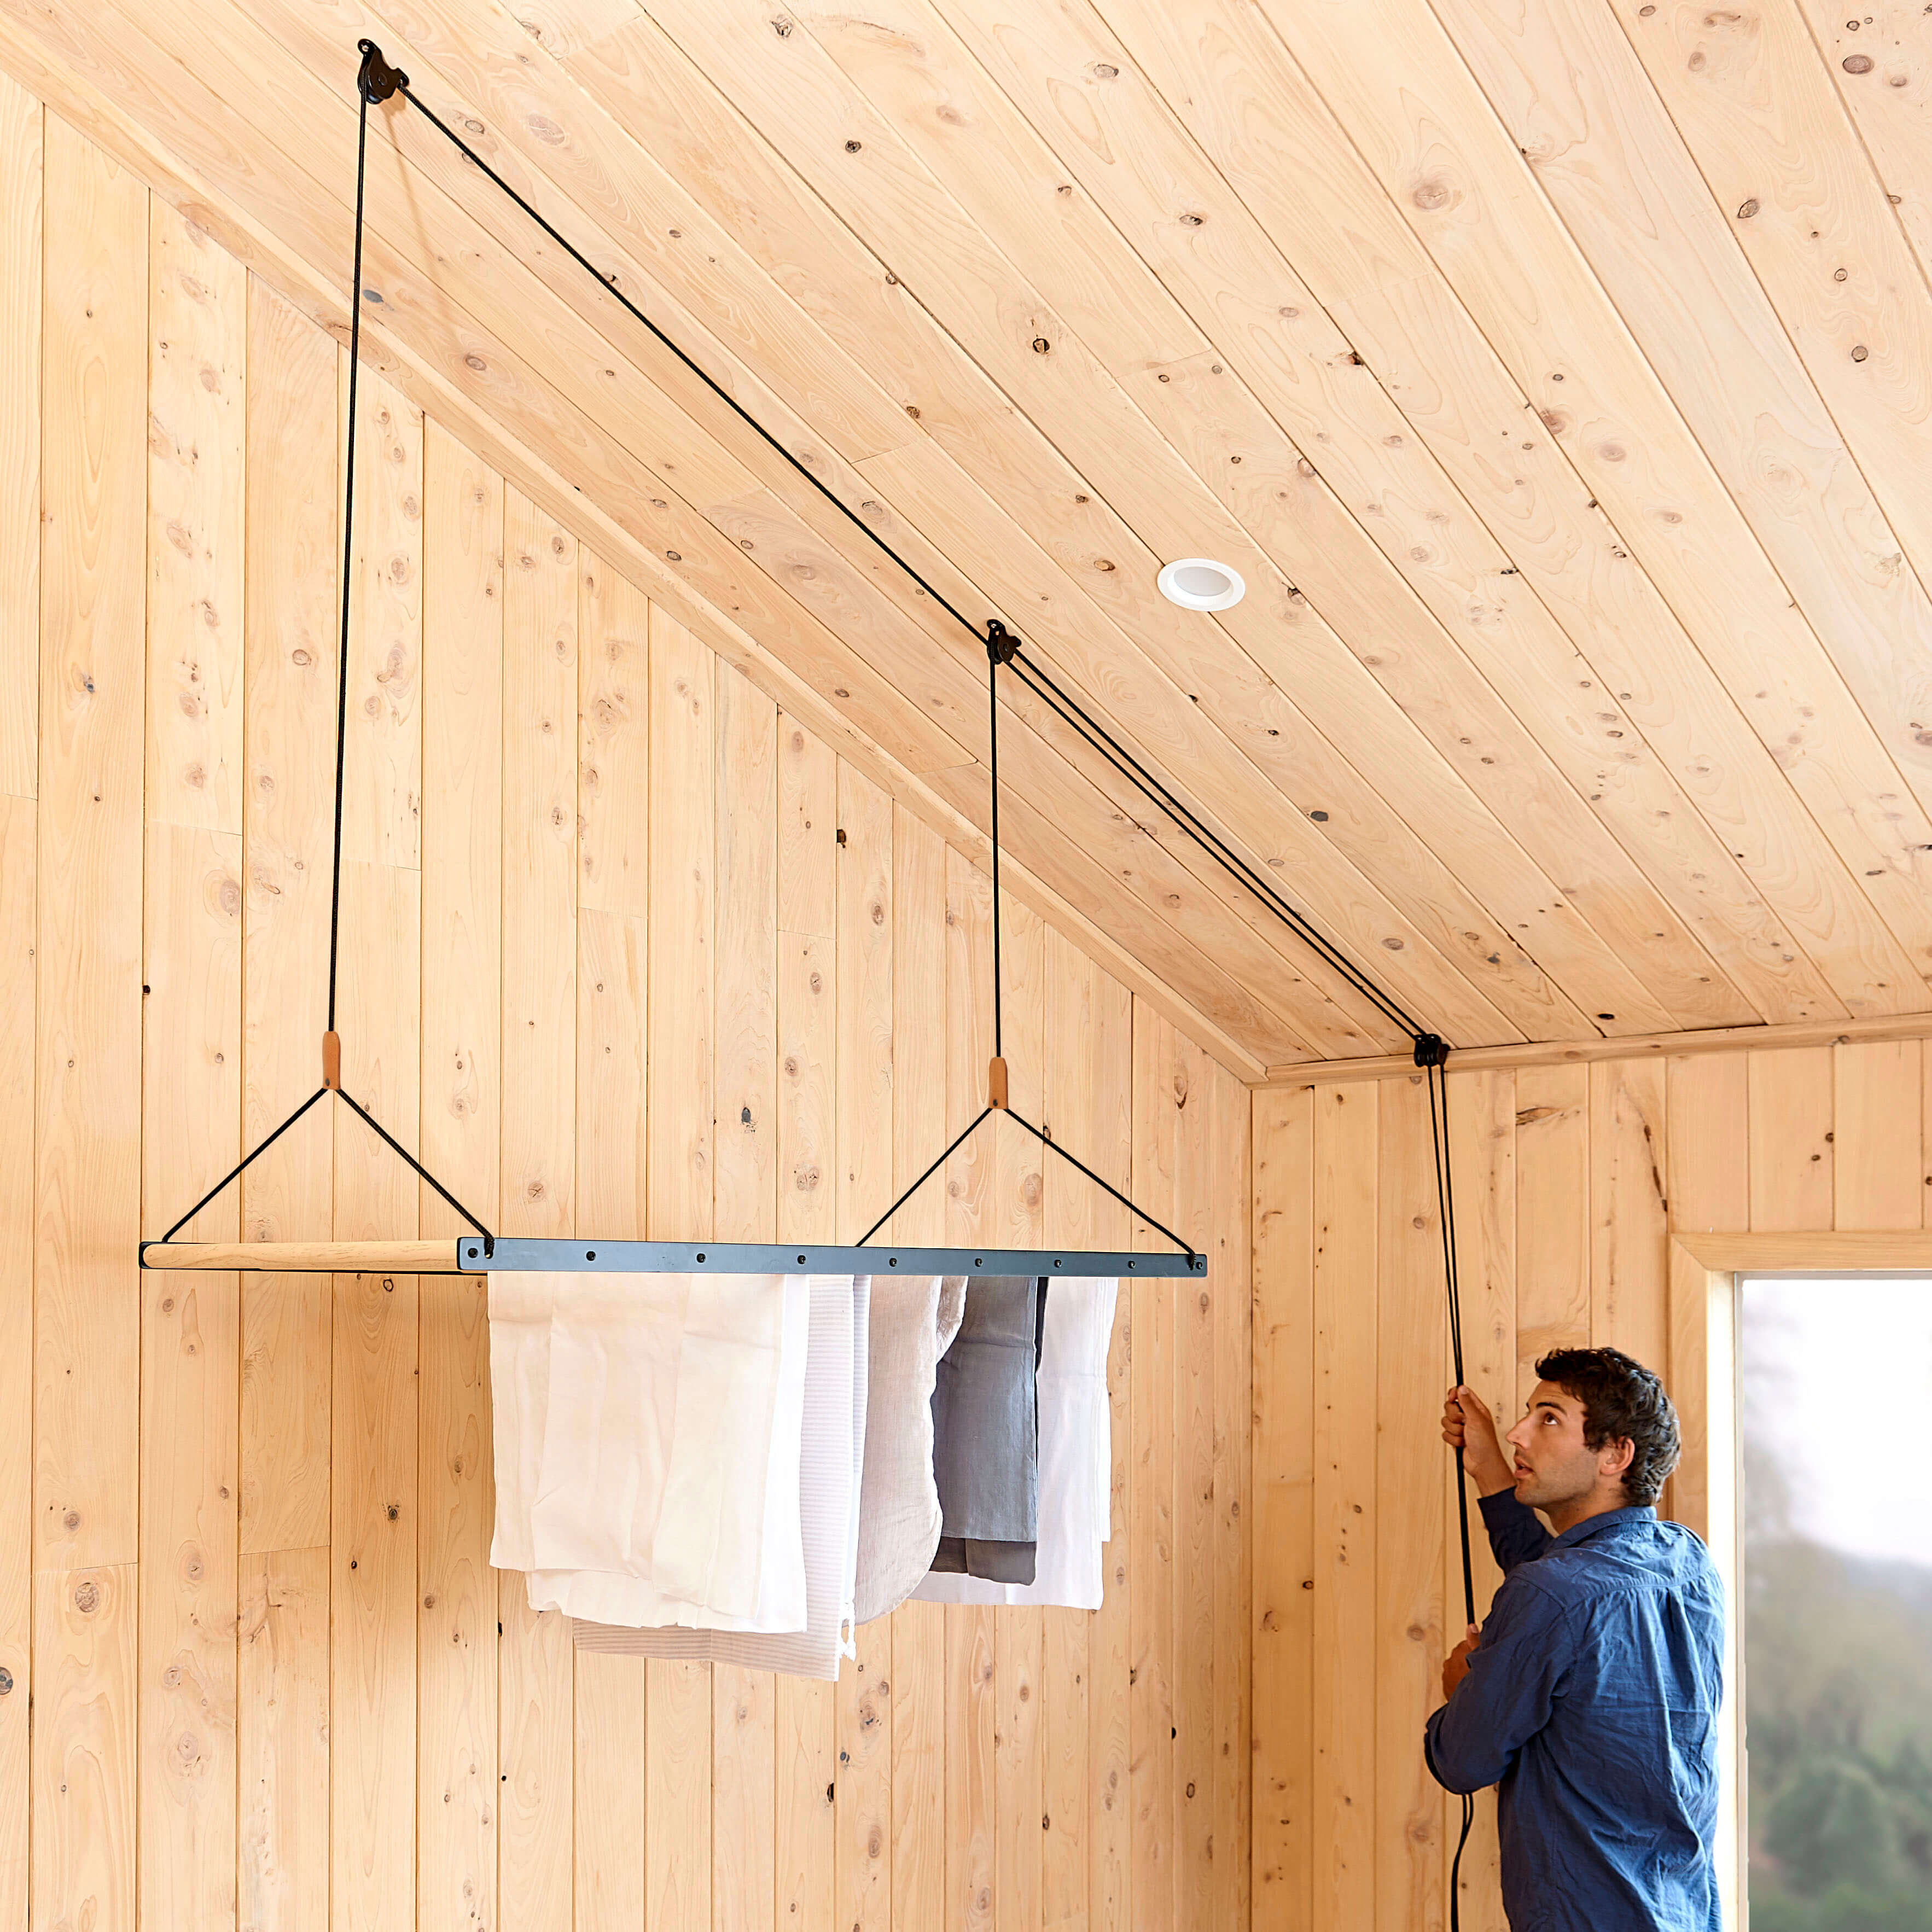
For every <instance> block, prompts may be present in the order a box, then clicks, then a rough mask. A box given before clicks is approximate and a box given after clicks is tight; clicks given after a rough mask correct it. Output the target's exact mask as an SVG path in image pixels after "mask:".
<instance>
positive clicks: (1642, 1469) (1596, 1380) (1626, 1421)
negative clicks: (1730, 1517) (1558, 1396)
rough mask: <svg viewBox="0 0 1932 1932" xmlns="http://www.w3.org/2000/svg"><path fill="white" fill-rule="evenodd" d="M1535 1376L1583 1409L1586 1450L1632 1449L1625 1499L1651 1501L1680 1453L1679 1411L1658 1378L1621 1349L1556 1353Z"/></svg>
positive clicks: (1625, 1485) (1540, 1366)
mask: <svg viewBox="0 0 1932 1932" xmlns="http://www.w3.org/2000/svg"><path fill="white" fill-rule="evenodd" d="M1536 1373H1538V1376H1541V1378H1542V1379H1543V1380H1544V1381H1545V1382H1554V1383H1556V1385H1557V1387H1558V1388H1560V1389H1562V1391H1563V1392H1564V1394H1566V1395H1568V1396H1571V1397H1574V1398H1575V1400H1577V1401H1578V1402H1580V1403H1582V1404H1583V1441H1584V1443H1585V1445H1586V1447H1588V1448H1592V1449H1601V1448H1604V1447H1605V1446H1606V1445H1607V1444H1610V1443H1612V1442H1628V1443H1629V1444H1630V1445H1631V1462H1630V1467H1629V1468H1628V1469H1626V1470H1625V1472H1624V1494H1625V1496H1626V1497H1627V1498H1628V1499H1629V1500H1630V1502H1631V1503H1632V1504H1644V1503H1654V1502H1656V1500H1657V1498H1658V1492H1659V1491H1660V1490H1662V1488H1663V1487H1664V1478H1665V1477H1667V1475H1670V1472H1671V1471H1672V1470H1673V1469H1676V1466H1677V1458H1678V1455H1679V1451H1680V1448H1681V1442H1680V1439H1679V1434H1678V1428H1677V1411H1676V1409H1675V1408H1673V1406H1672V1405H1671V1400H1670V1397H1668V1396H1667V1395H1666V1394H1664V1385H1663V1384H1662V1383H1661V1382H1659V1381H1658V1379H1657V1378H1656V1376H1654V1375H1652V1373H1651V1372H1650V1370H1648V1369H1647V1368H1646V1367H1644V1366H1643V1364H1642V1363H1641V1362H1636V1361H1632V1360H1631V1358H1630V1357H1629V1356H1628V1355H1625V1353H1624V1352H1623V1351H1622V1349H1553V1350H1552V1351H1551V1352H1550V1353H1549V1354H1548V1355H1545V1356H1544V1358H1543V1359H1542V1360H1541V1361H1540V1362H1538V1364H1537V1365H1536Z"/></svg>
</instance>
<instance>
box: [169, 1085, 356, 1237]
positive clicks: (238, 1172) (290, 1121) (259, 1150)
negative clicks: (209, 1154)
mask: <svg viewBox="0 0 1932 1932" xmlns="http://www.w3.org/2000/svg"><path fill="white" fill-rule="evenodd" d="M328 1091H329V1089H328V1088H326V1087H318V1088H317V1089H316V1090H315V1091H314V1093H313V1094H311V1095H310V1096H309V1097H308V1099H307V1100H305V1101H304V1102H303V1103H302V1105H301V1106H299V1107H298V1108H297V1109H296V1110H295V1112H293V1114H291V1115H290V1116H289V1117H288V1118H287V1120H286V1121H284V1122H283V1123H282V1124H281V1126H280V1127H278V1128H277V1129H276V1130H275V1132H274V1133H272V1134H271V1135H270V1136H269V1138H268V1139H266V1140H265V1141H263V1142H259V1143H258V1144H257V1145H256V1147H255V1148H254V1149H253V1150H252V1151H250V1152H249V1153H248V1154H244V1155H243V1156H242V1158H241V1159H240V1160H238V1161H237V1162H236V1163H235V1165H234V1166H233V1167H231V1168H230V1169H229V1170H228V1172H226V1174H224V1175H223V1176H222V1177H221V1178H220V1180H219V1181H217V1182H216V1183H215V1184H214V1186H213V1187H211V1188H210V1189H209V1190H208V1192H207V1193H205V1194H204V1195H203V1196H202V1197H201V1199H199V1201H197V1202H196V1203H195V1204H194V1205H193V1207H192V1208H190V1209H189V1210H188V1211H187V1213H186V1214H184V1215H183V1216H182V1217H181V1219H180V1220H178V1221H177V1222H176V1223H175V1224H174V1226H172V1228H170V1229H169V1230H168V1232H166V1234H165V1235H163V1236H162V1237H161V1239H162V1241H163V1242H167V1241H172V1240H173V1239H174V1238H175V1236H176V1235H178V1234H179V1233H180V1232H181V1230H182V1229H184V1228H185V1227H186V1226H187V1224H188V1223H190V1221H192V1220H193V1219H194V1217H196V1215H197V1214H199V1213H200V1212H201V1211H202V1209H203V1208H205V1207H206V1206H207V1205H208V1203H209V1202H211V1201H212V1200H213V1199H214V1197H215V1196H217V1194H219V1193H220V1192H221V1190H223V1188H224V1187H227V1186H228V1185H229V1183H230V1182H231V1181H239V1180H240V1179H241V1178H242V1174H243V1172H245V1170H246V1169H248V1167H249V1166H251V1165H252V1164H253V1163H254V1160H255V1158H256V1157H257V1155H258V1154H266V1153H267V1152H268V1151H269V1148H272V1147H273V1146H274V1145H275V1143H276V1142H278V1140H280V1139H281V1137H282V1136H283V1135H284V1134H285V1133H287V1132H288V1130H290V1128H291V1127H293V1126H294V1125H295V1124H296V1121H299V1120H300V1119H301V1118H302V1116H303V1115H305V1113H307V1112H308V1110H309V1109H310V1108H311V1107H313V1106H314V1105H315V1103H317V1101H318V1100H320V1099H321V1098H322V1097H323V1094H326V1093H327V1092H328Z"/></svg>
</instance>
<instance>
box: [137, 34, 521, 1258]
mask: <svg viewBox="0 0 1932 1932" xmlns="http://www.w3.org/2000/svg"><path fill="white" fill-rule="evenodd" d="M356 46H357V50H358V51H359V52H360V53H361V55H362V66H361V67H360V68H359V69H358V70H357V72H356V98H357V101H358V102H359V107H360V112H359V115H358V117H357V122H356V260H355V264H354V268H353V274H352V277H351V281H350V299H349V309H350V317H349V430H348V437H347V443H346V446H345V449H344V460H343V484H342V622H341V634H340V636H341V641H340V644H339V646H338V649H337V652H336V665H335V838H334V841H333V842H332V846H331V848H330V865H329V1018H328V1022H327V1025H326V1029H325V1031H324V1032H323V1038H322V1085H320V1087H318V1088H317V1089H316V1090H315V1091H314V1093H313V1094H311V1095H310V1096H309V1097H308V1099H307V1100H305V1101H304V1102H303V1103H302V1105H301V1106H299V1107H298V1108H296V1110H295V1112H293V1113H292V1114H291V1115H289V1117H288V1118H287V1119H286V1120H285V1121H283V1123H282V1124H281V1126H280V1127H277V1128H276V1129H275V1131H274V1132H273V1133H271V1134H269V1135H268V1136H266V1138H265V1139H262V1140H260V1141H258V1142H257V1143H256V1145H254V1148H251V1150H250V1151H248V1153H247V1154H244V1155H243V1156H242V1158H241V1160H239V1161H237V1162H236V1164H235V1165H234V1166H233V1167H232V1168H230V1169H229V1171H228V1172H227V1173H226V1174H225V1175H223V1176H222V1178H220V1180H219V1181H217V1182H216V1183H215V1184H214V1186H213V1187H211V1188H210V1189H209V1190H208V1192H207V1193H205V1194H204V1195H203V1196H202V1197H201V1199H199V1201H197V1202H196V1203H195V1204H194V1205H193V1207H192V1208H190V1209H189V1210H188V1211H187V1213H186V1214H184V1215H183V1216H182V1217H181V1219H180V1220H178V1221H177V1222H176V1223H175V1224H174V1226H172V1228H170V1229H169V1230H168V1232H166V1234H165V1235H163V1236H162V1237H161V1238H160V1241H158V1242H154V1243H148V1244H146V1245H148V1246H150V1247H166V1245H167V1244H169V1242H170V1241H172V1240H173V1239H174V1238H175V1235H178V1234H179V1233H180V1232H181V1230H182V1229H184V1228H185V1227H186V1226H187V1224H188V1223H190V1221H192V1220H193V1219H194V1217H196V1215H197V1214H199V1213H200V1212H201V1211H202V1209H203V1208H205V1207H206V1206H207V1205H208V1203H209V1202H211V1201H212V1200H214V1199H215V1198H216V1197H217V1196H218V1195H220V1193H222V1191H223V1190H224V1189H226V1188H227V1187H232V1186H233V1184H234V1183H235V1182H236V1181H239V1180H240V1179H241V1178H242V1175H244V1174H245V1173H246V1172H248V1169H250V1168H251V1166H254V1163H255V1162H256V1161H257V1160H259V1159H260V1157H262V1156H263V1154H266V1153H267V1152H268V1151H269V1148H272V1147H273V1146H274V1145H275V1143H276V1142H278V1140H280V1139H281V1137H282V1136H283V1135H284V1134H285V1133H287V1132H288V1130H290V1128H291V1127H293V1126H294V1125H295V1124H296V1121H299V1120H300V1119H301V1118H302V1116H303V1115H305V1114H306V1113H307V1112H308V1110H309V1109H311V1107H313V1106H314V1105H315V1103H317V1101H318V1100H320V1099H321V1098H322V1097H323V1095H324V1094H335V1096H336V1097H337V1098H338V1100H341V1102H342V1103H343V1104H344V1106H347V1108H348V1109H349V1111H350V1112H351V1113H352V1114H353V1115H355V1116H356V1118H357V1119H358V1120H359V1121H362V1124H364V1125H365V1127H368V1128H369V1129H370V1130H371V1131H372V1132H373V1133H374V1134H375V1136H377V1139H379V1140H380V1141H381V1142H382V1143H383V1145H384V1146H385V1147H386V1148H389V1150H390V1151H392V1153H394V1154H395V1155H396V1156H397V1157H398V1159H399V1160H401V1161H402V1162H403V1163H404V1165H405V1166H407V1167H408V1168H409V1169H410V1172H412V1173H413V1174H414V1175H416V1178H417V1179H418V1180H419V1181H422V1182H424V1183H425V1184H426V1185H428V1187H432V1188H434V1190H436V1192H437V1195H438V1196H440V1198H441V1199H443V1200H444V1201H446V1202H448V1203H449V1205H450V1206H451V1207H452V1208H455V1210H456V1211H457V1213H458V1214H460V1215H461V1216H462V1217H463V1220H466V1221H467V1222H468V1223H469V1225H470V1226H472V1228H474V1229H475V1230H476V1232H478V1234H479V1235H481V1236H482V1237H483V1245H484V1253H486V1254H487V1253H489V1252H490V1250H493V1248H494V1247H496V1237H495V1236H494V1235H492V1234H491V1233H490V1231H489V1229H487V1228H486V1227H484V1225H483V1223H481V1221H479V1220H478V1219H477V1218H476V1217H475V1215H474V1214H471V1213H470V1211H469V1209H468V1208H466V1207H464V1206H463V1203H462V1202H460V1201H459V1200H458V1199H457V1198H456V1196H455V1195H453V1194H452V1193H450V1191H449V1189H448V1188H446V1187H444V1186H443V1183H442V1182H441V1181H439V1180H437V1178H436V1176H435V1175H433V1174H432V1173H431V1172H430V1171H429V1169H428V1168H426V1167H425V1166H423V1164H422V1162H421V1161H419V1160H417V1158H416V1156H415V1155H414V1154H411V1153H410V1151H409V1149H408V1148H406V1147H404V1145H403V1144H402V1143H401V1142H400V1141H399V1140H398V1139H396V1137H395V1135H394V1134H392V1133H390V1132H389V1129H388V1128H386V1127H384V1126H383V1124H382V1122H381V1121H379V1120H377V1118H376V1117H375V1115H374V1114H372V1113H371V1112H369V1110H368V1108H366V1107H365V1106H363V1105H362V1103H360V1102H359V1101H358V1100H355V1099H353V1097H351V1096H350V1094H348V1093H347V1091H345V1090H344V1087H343V1085H342V1043H341V1038H340V1037H339V1036H338V1034H337V1032H336V1031H335V986H336V962H337V961H338V958H339V957H340V955H341V942H342V794H343V778H344V760H345V758H346V756H347V751H348V742H349V740H348V722H349V613H350V609H351V607H352V601H351V600H352V598H353V595H354V574H353V573H354V570H355V562H356V378H357V377H358V375H359V374H360V372H361V370H362V235H363V228H364V211H365V187H366V185H367V182H368V163H369V109H370V106H371V104H372V103H374V102H377V101H387V100H389V99H390V98H392V96H394V95H395V94H396V93H397V92H398V91H399V90H401V89H404V88H406V87H407V86H408V84H409V78H410V77H409V76H408V75H407V74H402V73H400V72H398V71H397V69H395V68H392V66H390V65H389V62H387V61H386V60H385V59H384V58H383V54H382V49H380V48H379V47H378V46H377V45H376V43H375V42H374V40H359V41H358V42H357V43H356Z"/></svg>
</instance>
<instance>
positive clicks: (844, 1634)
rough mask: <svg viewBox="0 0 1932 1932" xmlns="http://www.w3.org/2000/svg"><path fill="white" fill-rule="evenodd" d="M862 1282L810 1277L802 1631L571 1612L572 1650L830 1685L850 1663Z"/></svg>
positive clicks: (861, 1404)
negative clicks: (640, 1623) (657, 1622)
mask: <svg viewBox="0 0 1932 1932" xmlns="http://www.w3.org/2000/svg"><path fill="white" fill-rule="evenodd" d="M871 1286H872V1284H871V1281H870V1280H868V1279H867V1277H864V1276H860V1277H858V1278H857V1279H856V1280H853V1279H852V1278H851V1277H845V1276H829V1275H815V1276H814V1277H811V1340H810V1343H809V1346H808V1351H807V1355H806V1361H805V1405H804V1407H805V1421H804V1430H803V1433H802V1439H801V1442H800V1445H799V1515H800V1520H801V1523H802V1529H803V1534H804V1541H805V1598H806V1619H805V1628H804V1630H803V1631H801V1632H798V1633H795V1634H760V1633H757V1632H755V1631H737V1630H730V1629H725V1628H678V1629H670V1628H648V1629H643V1628H624V1627H621V1622H620V1620H619V1619H614V1618H610V1617H596V1616H589V1615H586V1613H583V1612H578V1613H576V1620H575V1621H574V1622H573V1623H572V1625H571V1634H572V1636H573V1637H574V1640H575V1642H576V1644H577V1648H578V1649H580V1650H598V1651H604V1652H616V1653H619V1654H621V1655H628V1656H634V1657H659V1658H675V1659H677V1660H679V1661H683V1662H687V1663H703V1662H704V1661H707V1660H709V1661H715V1662H717V1663H720V1664H742V1665H743V1666H745V1667H746V1668H747V1669H749V1670H780V1671H783V1672H784V1673H787V1675H789V1676H796V1677H816V1678H822V1679H828V1680H829V1679H835V1678H836V1677H837V1676H838V1660H839V1658H841V1656H844V1657H850V1656H851V1655H853V1654H854V1646H853V1637H852V1631H853V1622H852V1604H853V1572H854V1565H855V1563H856V1555H857V1550H858V1547H859V1546H858V1530H857V1525H856V1518H857V1516H858V1510H857V1508H856V1504H857V1502H858V1499H859V1493H860V1491H861V1489H862V1485H863V1483H864V1479H865V1460H866V1457H867V1454H868V1449H867V1444H866V1424H867V1412H868V1405H869V1401H870V1394H869V1391H868V1382H869V1380H870V1378H869V1375H868V1367H867V1355H868V1349H867V1337H868V1329H869V1326H870V1313H871V1308H870V1304H871Z"/></svg>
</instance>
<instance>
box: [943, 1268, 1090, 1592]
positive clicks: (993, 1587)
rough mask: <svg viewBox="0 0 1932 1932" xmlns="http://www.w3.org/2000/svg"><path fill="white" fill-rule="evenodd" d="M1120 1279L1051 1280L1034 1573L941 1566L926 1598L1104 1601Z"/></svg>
mask: <svg viewBox="0 0 1932 1932" xmlns="http://www.w3.org/2000/svg"><path fill="white" fill-rule="evenodd" d="M1119 1286H1120V1284H1119V1283H1118V1282H1115V1281H1098V1280H1090V1279H1087V1278H1085V1277H1080V1278H1076V1279H1075V1280H1061V1281H1051V1280H1050V1281H1049V1283H1048V1284H1047V1290H1046V1321H1045V1322H1044V1324H1043V1331H1042V1334H1041V1337H1040V1536H1039V1541H1038V1544H1037V1552H1036V1555H1035V1558H1034V1580H1033V1581H1032V1582H1031V1583H992V1582H989V1581H988V1580H986V1579H985V1578H983V1577H967V1576H962V1575H960V1574H958V1573H957V1572H950V1571H933V1572H932V1573H931V1574H929V1575H928V1576H926V1577H925V1578H924V1579H923V1580H922V1581H921V1583H920V1584H919V1587H918V1589H916V1590H915V1591H914V1592H913V1595H914V1596H915V1597H916V1598H918V1599H919V1601H920V1602H922V1603H927V1604H1063V1605H1066V1606H1067V1607H1070V1608H1072V1609H1074V1610H1098V1609H1099V1608H1100V1600H1101V1596H1102V1594H1103V1590H1104V1588H1105V1580H1104V1578H1103V1575H1102V1568H1101V1556H1100V1550H1101V1546H1102V1545H1103V1544H1105V1543H1106V1541H1107V1539H1108V1538H1109V1535H1111V1533H1112V1508H1113V1488H1114V1468H1113V1463H1114V1448H1113V1412H1112V1409H1111V1408H1110V1406H1109V1403H1108V1400H1107V1351H1108V1349H1109V1346H1110V1345H1111V1343H1112V1337H1113V1333H1114V1310H1115V1303H1116V1301H1117V1300H1118V1291H1119Z"/></svg>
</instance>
